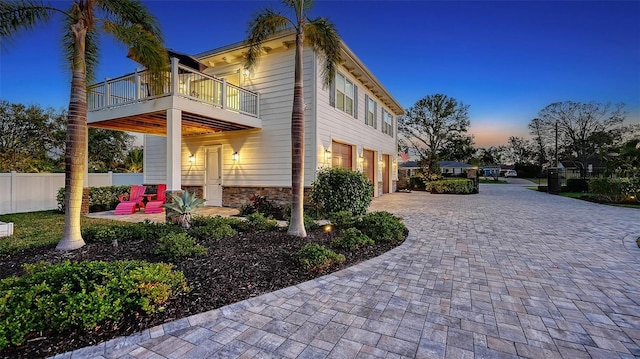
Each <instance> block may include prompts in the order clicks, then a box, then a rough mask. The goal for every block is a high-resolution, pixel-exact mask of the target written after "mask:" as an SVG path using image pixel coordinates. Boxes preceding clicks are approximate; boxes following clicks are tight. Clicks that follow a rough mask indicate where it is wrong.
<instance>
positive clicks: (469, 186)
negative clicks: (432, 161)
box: [426, 179, 475, 194]
mask: <svg viewBox="0 0 640 359" xmlns="http://www.w3.org/2000/svg"><path fill="white" fill-rule="evenodd" d="M426 189H427V191H431V193H448V194H469V193H474V192H475V188H474V186H473V181H472V180H470V179H450V180H441V181H433V182H427V183H426Z"/></svg>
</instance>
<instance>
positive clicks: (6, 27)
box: [0, 1, 59, 43]
mask: <svg viewBox="0 0 640 359" xmlns="http://www.w3.org/2000/svg"><path fill="white" fill-rule="evenodd" d="M53 11H59V10H56V9H53V8H51V7H49V6H46V5H45V4H44V3H42V2H38V1H2V2H0V38H2V40H3V41H2V42H3V43H5V41H6V40H8V39H10V38H11V37H12V36H14V35H15V34H16V33H17V32H18V31H20V30H29V29H32V28H34V27H35V26H36V25H38V24H39V23H41V22H47V21H49V19H50V18H51V14H52V12H53Z"/></svg>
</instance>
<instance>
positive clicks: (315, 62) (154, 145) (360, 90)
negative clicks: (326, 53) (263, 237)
mask: <svg viewBox="0 0 640 359" xmlns="http://www.w3.org/2000/svg"><path fill="white" fill-rule="evenodd" d="M293 45H294V36H293V34H292V33H291V32H284V33H282V34H280V35H277V36H274V37H272V38H270V39H269V40H268V41H267V42H266V43H265V51H264V54H263V55H262V57H261V58H260V60H259V63H258V65H257V66H256V68H255V69H253V70H252V71H248V70H246V69H245V68H244V66H243V65H244V54H245V52H246V49H247V46H246V43H245V42H240V43H236V44H232V45H229V46H225V47H222V48H218V49H214V50H211V51H206V52H203V53H201V54H197V55H194V56H193V57H190V56H184V55H180V54H178V53H173V52H170V56H173V57H172V59H171V71H170V72H169V73H167V74H166V78H165V79H163V82H162V83H164V85H160V86H158V85H157V83H158V82H157V81H156V82H153V81H150V79H149V78H148V75H147V72H145V71H137V72H135V73H133V74H129V75H126V76H123V77H119V78H116V79H111V80H106V81H105V82H103V83H98V84H96V85H93V86H90V88H89V90H88V99H89V114H88V122H89V126H92V127H100V128H109V129H116V130H124V131H131V132H137V133H143V134H145V135H144V182H145V183H147V184H157V183H166V184H167V189H168V190H180V189H187V190H190V191H196V192H198V193H199V194H201V195H202V196H203V197H204V198H206V199H207V202H206V203H207V205H211V206H239V205H240V204H241V203H243V202H245V201H246V200H247V198H248V197H249V196H250V195H251V194H253V193H260V194H263V195H267V196H268V198H269V199H271V200H276V201H282V202H285V201H289V200H290V192H291V131H290V128H291V109H292V104H293V76H294V51H295V49H294V47H295V46H293ZM340 46H341V50H342V59H343V60H342V62H341V63H340V65H339V67H338V72H337V74H336V77H335V80H334V81H333V83H332V85H331V86H323V83H322V77H321V71H320V64H321V59H320V58H319V55H317V54H316V53H315V52H314V51H313V49H312V48H310V47H305V48H304V101H305V136H306V137H305V180H304V185H305V189H306V188H309V187H310V186H311V183H312V182H313V180H314V179H315V178H316V174H317V171H318V169H320V168H324V167H346V168H350V169H353V170H359V171H362V172H364V173H365V174H366V175H367V177H368V178H369V179H370V181H371V182H372V183H373V184H374V186H375V194H374V195H375V196H380V195H382V194H384V193H388V192H392V191H394V190H395V185H396V181H397V160H396V158H397V116H398V115H401V114H402V113H403V112H404V110H403V108H402V106H401V105H400V104H399V103H398V102H397V101H396V100H395V99H394V98H393V97H392V96H391V94H390V93H389V92H388V91H387V90H386V89H385V88H384V87H383V86H382V84H381V83H380V82H379V81H378V80H377V79H376V78H375V76H374V75H373V74H372V73H371V72H370V71H369V70H368V69H367V67H366V66H365V65H364V64H363V63H362V61H360V59H358V58H357V57H356V55H355V54H354V53H353V52H352V51H351V50H350V49H349V48H348V47H347V46H346V45H345V44H344V43H343V42H341V43H340Z"/></svg>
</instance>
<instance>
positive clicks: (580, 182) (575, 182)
mask: <svg viewBox="0 0 640 359" xmlns="http://www.w3.org/2000/svg"><path fill="white" fill-rule="evenodd" d="M588 191H589V181H588V180H586V179H584V178H569V179H568V180H567V192H588Z"/></svg>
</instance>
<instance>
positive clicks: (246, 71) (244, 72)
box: [242, 69, 251, 80]
mask: <svg viewBox="0 0 640 359" xmlns="http://www.w3.org/2000/svg"><path fill="white" fill-rule="evenodd" d="M242 75H243V76H244V78H245V80H246V79H247V78H248V77H249V76H250V75H251V71H249V69H244V71H242Z"/></svg>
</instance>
